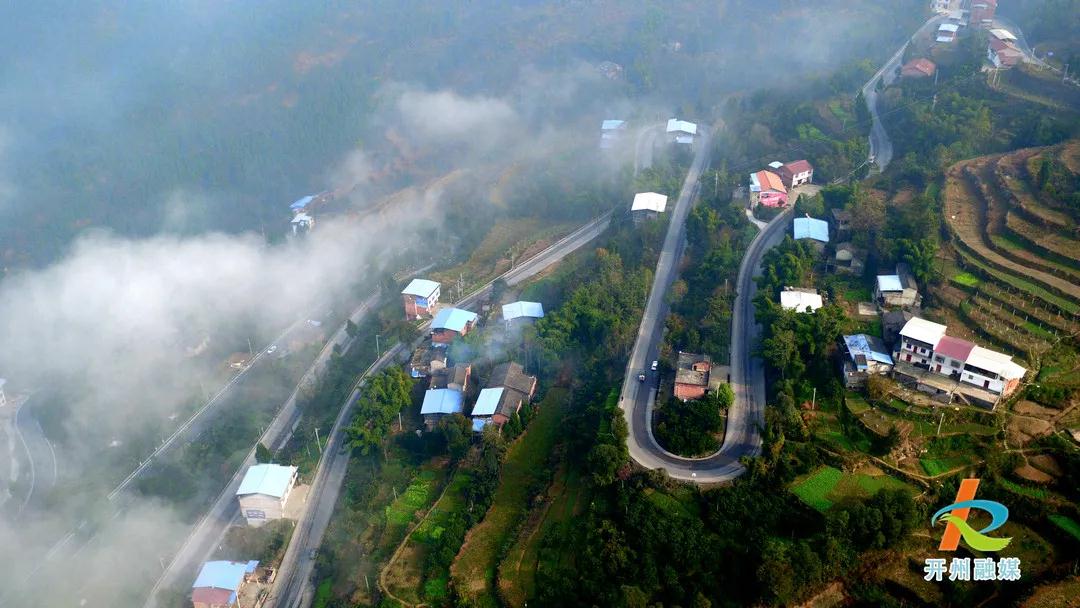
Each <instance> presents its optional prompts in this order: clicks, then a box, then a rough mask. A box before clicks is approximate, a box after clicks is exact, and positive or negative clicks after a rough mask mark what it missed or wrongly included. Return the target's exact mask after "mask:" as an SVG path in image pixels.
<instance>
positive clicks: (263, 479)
mask: <svg viewBox="0 0 1080 608" xmlns="http://www.w3.org/2000/svg"><path fill="white" fill-rule="evenodd" d="M295 474H296V467H287V466H282V465H280V464H256V465H253V466H251V467H248V470H247V473H244V480H243V481H241V482H240V487H239V488H237V490H236V495H237V496H246V495H248V494H265V495H267V496H273V497H275V498H281V497H282V496H285V494H286V493H287V492H288V491H289V485H290V484H291V483H292V479H293V475H295Z"/></svg>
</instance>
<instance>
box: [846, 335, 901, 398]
mask: <svg viewBox="0 0 1080 608" xmlns="http://www.w3.org/2000/svg"><path fill="white" fill-rule="evenodd" d="M844 350H845V351H846V352H847V357H846V358H845V359H844V361H843V373H844V386H846V387H847V388H851V389H854V388H860V387H862V386H865V385H866V379H867V378H868V377H870V375H871V374H879V375H885V374H888V373H890V372H891V371H892V369H893V359H892V357H891V356H890V355H889V349H888V348H887V347H886V346H885V342H883V341H882V340H881V338H879V337H877V336H868V335H866V334H855V335H851V336H844Z"/></svg>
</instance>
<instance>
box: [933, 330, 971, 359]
mask: <svg viewBox="0 0 1080 608" xmlns="http://www.w3.org/2000/svg"><path fill="white" fill-rule="evenodd" d="M973 348H975V345H974V344H972V343H971V342H968V341H967V340H961V339H960V338H954V337H952V336H941V339H940V340H938V343H937V346H935V347H934V354H941V355H945V356H946V357H949V358H950V359H956V360H957V361H966V360H967V358H968V355H970V354H971V349H973Z"/></svg>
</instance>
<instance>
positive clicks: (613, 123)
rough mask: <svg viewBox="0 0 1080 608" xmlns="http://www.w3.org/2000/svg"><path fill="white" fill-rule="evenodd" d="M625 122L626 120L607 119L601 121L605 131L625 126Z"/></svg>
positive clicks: (601, 126)
mask: <svg viewBox="0 0 1080 608" xmlns="http://www.w3.org/2000/svg"><path fill="white" fill-rule="evenodd" d="M625 122H626V121H625V120H605V121H604V122H602V123H600V128H601V129H603V130H605V131H610V130H611V129H618V128H619V127H621V126H623V124H624V123H625Z"/></svg>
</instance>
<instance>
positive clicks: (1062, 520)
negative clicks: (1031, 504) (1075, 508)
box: [1050, 513, 1080, 540]
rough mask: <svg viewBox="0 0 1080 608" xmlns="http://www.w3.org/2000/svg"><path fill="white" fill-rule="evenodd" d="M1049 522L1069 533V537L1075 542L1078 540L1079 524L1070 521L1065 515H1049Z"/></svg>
mask: <svg viewBox="0 0 1080 608" xmlns="http://www.w3.org/2000/svg"><path fill="white" fill-rule="evenodd" d="M1050 521H1052V522H1054V525H1056V526H1057V527H1059V528H1061V529H1062V530H1064V531H1066V532H1068V533H1069V535H1070V536H1072V537H1073V538H1075V539H1076V540H1080V523H1077V522H1076V520H1074V519H1072V518H1071V517H1069V516H1067V515H1060V514H1057V513H1054V514H1053V515H1050Z"/></svg>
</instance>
